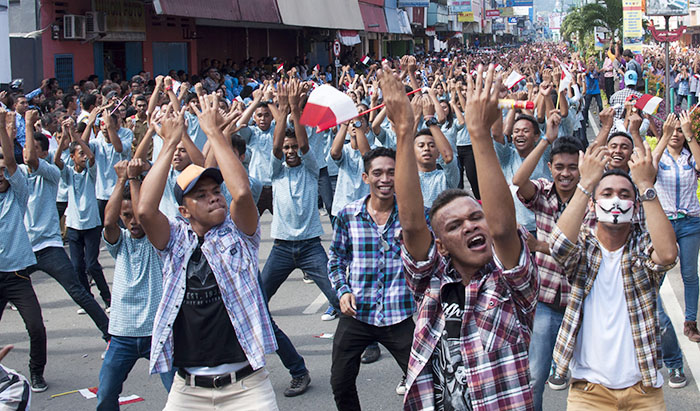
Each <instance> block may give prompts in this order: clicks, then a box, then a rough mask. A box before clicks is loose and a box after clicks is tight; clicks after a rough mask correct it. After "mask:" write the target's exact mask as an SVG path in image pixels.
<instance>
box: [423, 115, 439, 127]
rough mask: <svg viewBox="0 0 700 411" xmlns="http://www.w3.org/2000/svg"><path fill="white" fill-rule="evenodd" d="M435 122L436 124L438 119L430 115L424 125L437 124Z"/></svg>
mask: <svg viewBox="0 0 700 411" xmlns="http://www.w3.org/2000/svg"><path fill="white" fill-rule="evenodd" d="M437 124H438V121H437V119H436V118H435V117H431V118H429V119H427V120H425V125H426V126H428V127H430V126H437Z"/></svg>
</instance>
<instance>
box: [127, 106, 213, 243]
mask: <svg viewBox="0 0 700 411" xmlns="http://www.w3.org/2000/svg"><path fill="white" fill-rule="evenodd" d="M184 116H185V108H184V107H183V108H182V109H180V110H179V111H178V112H175V109H174V107H173V104H172V103H170V104H169V105H168V108H167V109H166V113H165V115H164V116H163V119H162V125H161V127H160V129H156V132H157V133H158V135H159V136H161V137H162V138H163V148H161V150H160V154H158V158H157V159H156V161H155V163H154V164H153V167H152V168H151V171H150V172H149V173H148V174H147V175H146V178H145V179H144V180H143V184H142V185H141V201H140V202H139V205H138V207H137V208H136V210H137V212H136V216H137V218H138V220H139V221H140V222H141V226H143V230H144V231H145V232H146V236H148V240H149V241H150V242H151V244H153V246H154V247H155V248H157V249H158V250H163V249H165V247H167V245H168V242H169V241H170V223H169V222H168V218H167V217H166V216H165V214H163V213H161V212H160V210H159V209H158V206H159V205H160V200H161V198H162V197H163V190H165V183H166V181H167V179H168V173H169V172H170V162H171V161H172V159H173V155H174V154H175V149H176V148H177V145H178V143H179V142H180V138H182V134H183V132H184V129H185V119H184ZM200 126H201V124H200Z"/></svg>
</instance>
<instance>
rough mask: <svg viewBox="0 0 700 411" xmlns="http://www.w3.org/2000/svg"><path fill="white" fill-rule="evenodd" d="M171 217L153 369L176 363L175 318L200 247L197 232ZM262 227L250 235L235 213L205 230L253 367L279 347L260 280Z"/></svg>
mask: <svg viewBox="0 0 700 411" xmlns="http://www.w3.org/2000/svg"><path fill="white" fill-rule="evenodd" d="M169 221H170V241H169V242H168V245H167V246H166V247H165V249H163V250H162V251H158V253H159V254H160V257H161V259H162V260H163V298H162V299H161V300H160V305H159V306H158V311H157V313H156V319H155V323H154V324H153V338H152V339H151V364H150V372H151V374H157V373H163V372H167V371H170V369H171V368H172V365H173V347H174V344H173V323H174V322H175V318H176V317H177V314H178V312H179V311H180V305H181V304H182V301H183V299H184V297H185V281H186V279H187V263H188V262H189V260H190V257H191V256H192V252H194V250H195V249H196V248H197V234H195V232H194V231H193V230H192V227H191V226H190V224H189V223H188V222H187V221H186V220H185V219H183V218H181V217H178V218H176V219H175V220H169ZM259 248H260V226H259V225H258V229H257V231H256V232H255V234H254V235H252V236H248V235H246V234H245V233H244V232H242V231H241V230H239V229H238V227H236V224H234V222H233V220H231V216H230V215H227V216H226V220H224V222H223V223H221V224H220V225H218V226H216V227H213V228H212V229H210V230H209V231H207V233H206V234H205V235H204V243H203V244H202V247H201V249H202V253H203V254H204V257H206V259H207V261H208V262H209V265H210V266H211V270H212V271H213V273H214V277H215V278H216V282H217V284H218V285H219V288H220V289H221V297H222V299H223V302H224V305H225V306H226V311H228V315H229V318H230V320H231V324H233V329H234V330H235V332H236V337H238V342H239V343H240V344H241V348H243V352H245V355H246V357H247V358H248V362H249V363H250V365H251V367H253V369H254V370H257V369H259V368H262V367H264V366H265V354H270V353H273V352H275V351H276V350H277V341H276V340H275V335H274V333H273V332H272V325H271V323H270V314H269V313H268V311H267V307H266V305H265V299H264V298H263V296H262V290H261V289H260V285H259V283H258V249H259Z"/></svg>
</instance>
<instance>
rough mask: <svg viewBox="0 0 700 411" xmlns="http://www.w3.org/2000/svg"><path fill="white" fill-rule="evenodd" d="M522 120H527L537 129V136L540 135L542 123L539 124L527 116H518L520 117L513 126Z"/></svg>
mask: <svg viewBox="0 0 700 411" xmlns="http://www.w3.org/2000/svg"><path fill="white" fill-rule="evenodd" d="M520 120H525V121H529V122H530V123H532V126H533V127H534V128H535V135H536V136H539V135H540V123H538V122H537V119H536V118H534V117H532V116H530V115H527V114H518V116H517V117H516V118H515V121H514V122H513V125H515V123H517V122H518V121H520Z"/></svg>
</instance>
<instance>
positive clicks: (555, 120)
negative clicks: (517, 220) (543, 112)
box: [513, 110, 561, 200]
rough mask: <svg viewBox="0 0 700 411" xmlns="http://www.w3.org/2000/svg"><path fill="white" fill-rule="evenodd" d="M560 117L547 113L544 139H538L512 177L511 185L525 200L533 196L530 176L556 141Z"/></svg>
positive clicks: (556, 113)
mask: <svg viewBox="0 0 700 411" xmlns="http://www.w3.org/2000/svg"><path fill="white" fill-rule="evenodd" d="M560 122H561V116H560V115H559V112H558V111H557V110H553V111H551V112H549V114H548V115H547V132H546V134H545V138H544V139H540V141H539V143H537V145H536V146H535V149H534V150H532V151H531V152H530V154H528V155H527V157H526V158H525V160H524V161H523V163H522V164H521V165H520V168H518V171H516V172H515V175H513V185H515V186H517V187H518V194H520V196H521V197H522V198H524V199H525V200H531V199H532V197H534V196H535V185H534V184H533V183H532V181H530V176H531V175H532V173H533V172H534V171H535V167H537V163H539V161H540V158H541V157H542V155H543V154H544V152H545V151H546V150H547V147H548V146H549V145H551V144H552V143H553V142H554V140H556V139H557V134H558V131H559V123H560Z"/></svg>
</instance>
